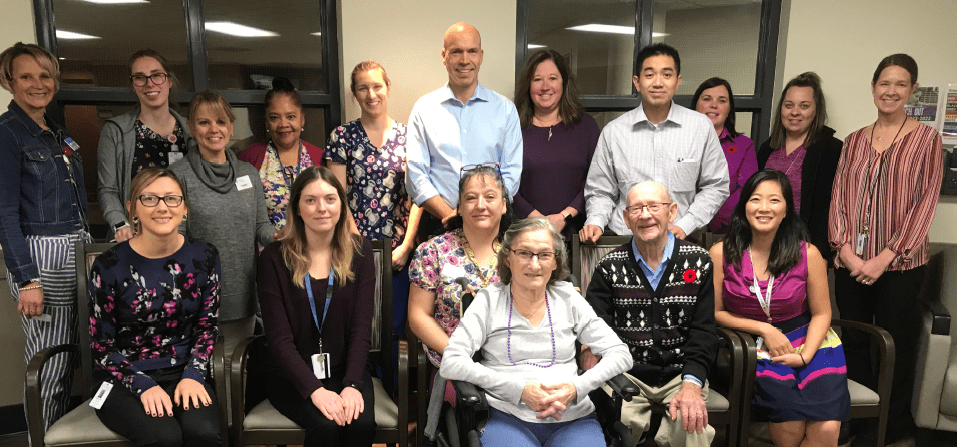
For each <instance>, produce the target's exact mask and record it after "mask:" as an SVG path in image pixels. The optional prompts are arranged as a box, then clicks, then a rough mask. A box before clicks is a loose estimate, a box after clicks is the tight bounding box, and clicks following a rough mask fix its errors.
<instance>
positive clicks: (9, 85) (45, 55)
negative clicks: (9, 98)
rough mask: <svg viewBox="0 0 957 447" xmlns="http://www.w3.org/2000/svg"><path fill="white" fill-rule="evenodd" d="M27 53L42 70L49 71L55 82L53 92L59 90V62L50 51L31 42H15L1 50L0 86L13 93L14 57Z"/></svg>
mask: <svg viewBox="0 0 957 447" xmlns="http://www.w3.org/2000/svg"><path fill="white" fill-rule="evenodd" d="M23 55H28V56H33V58H34V59H36V60H37V63H38V64H40V67H42V68H43V69H44V70H46V71H48V72H50V76H51V77H53V81H54V82H55V83H56V87H54V93H56V92H58V91H59V90H60V63H59V62H58V61H57V59H56V57H54V56H53V54H52V53H50V52H49V51H47V49H46V48H43V47H41V46H39V45H34V44H32V43H23V42H17V43H15V44H14V45H13V46H12V47H10V48H7V49H6V50H3V53H0V86H2V87H3V89H4V90H6V91H8V92H10V93H13V61H14V60H16V58H18V57H20V56H23Z"/></svg>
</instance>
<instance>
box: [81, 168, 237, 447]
mask: <svg viewBox="0 0 957 447" xmlns="http://www.w3.org/2000/svg"><path fill="white" fill-rule="evenodd" d="M130 192H131V197H132V198H131V199H130V201H129V202H127V205H126V206H127V212H128V213H129V221H130V224H131V225H130V226H131V228H132V232H133V236H132V238H130V239H128V240H126V241H124V242H121V243H119V244H117V245H115V246H113V247H112V248H110V249H109V250H107V251H106V252H104V253H103V254H101V255H99V256H97V258H96V261H94V262H93V266H92V267H91V269H90V286H89V292H90V340H91V343H92V356H93V366H94V377H95V379H94V383H95V386H96V384H100V383H102V385H99V386H97V387H95V388H94V389H101V390H102V389H104V387H106V386H108V385H112V389H111V390H110V391H109V393H108V394H107V395H106V400H104V401H103V404H102V406H100V408H98V409H97V410H96V415H97V417H99V419H100V421H101V422H103V425H106V426H107V428H109V429H110V430H113V431H115V432H116V433H119V434H120V435H122V436H124V437H126V438H127V439H129V440H130V441H132V442H133V444H134V445H137V446H154V445H161V446H165V445H196V446H201V445H202V446H216V445H219V443H220V441H221V435H220V427H219V419H220V418H219V407H218V406H217V405H216V394H215V392H214V389H213V387H212V386H211V384H210V383H208V382H207V380H209V379H210V357H211V356H212V353H213V345H214V344H215V343H216V338H217V336H218V333H219V327H218V324H217V313H218V311H219V290H220V264H219V254H218V252H217V251H216V248H215V247H213V246H212V245H210V244H208V243H206V242H202V241H197V240H194V239H192V238H189V237H185V236H183V235H182V234H180V233H179V232H178V231H177V230H178V228H179V225H180V223H182V222H183V219H185V218H186V214H187V212H189V211H190V208H189V203H188V202H187V200H186V198H185V197H184V196H183V184H182V182H180V180H179V178H177V177H176V175H175V174H173V173H172V172H170V171H169V170H168V169H163V168H146V169H144V170H143V171H141V172H140V173H139V174H137V175H136V177H134V178H133V182H132V184H131V186H130Z"/></svg>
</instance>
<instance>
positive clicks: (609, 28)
mask: <svg viewBox="0 0 957 447" xmlns="http://www.w3.org/2000/svg"><path fill="white" fill-rule="evenodd" d="M565 29H568V30H572V31H588V32H592V33H609V34H628V35H632V36H633V35H635V27H633V26H620V25H604V24H601V23H589V24H588V25H579V26H573V27H571V28H565ZM667 35H668V34H667V33H651V37H665V36H667Z"/></svg>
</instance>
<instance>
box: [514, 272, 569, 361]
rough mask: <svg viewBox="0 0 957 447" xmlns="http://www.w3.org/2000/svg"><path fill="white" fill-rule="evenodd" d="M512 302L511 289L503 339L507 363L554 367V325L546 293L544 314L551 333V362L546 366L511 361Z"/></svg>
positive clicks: (546, 293)
mask: <svg viewBox="0 0 957 447" xmlns="http://www.w3.org/2000/svg"><path fill="white" fill-rule="evenodd" d="M514 300H515V297H513V296H512V289H511V288H509V290H508V336H507V337H506V338H505V345H506V349H507V350H508V361H509V362H512V366H518V365H532V366H537V367H539V368H548V367H550V366H552V365H554V364H555V358H556V357H557V355H556V349H555V325H554V324H552V308H551V307H549V305H548V292H545V312H547V313H548V330H550V331H551V333H552V362H551V363H549V364H547V365H539V364H538V363H534V362H522V363H515V361H514V360H512V307H513V306H512V301H514Z"/></svg>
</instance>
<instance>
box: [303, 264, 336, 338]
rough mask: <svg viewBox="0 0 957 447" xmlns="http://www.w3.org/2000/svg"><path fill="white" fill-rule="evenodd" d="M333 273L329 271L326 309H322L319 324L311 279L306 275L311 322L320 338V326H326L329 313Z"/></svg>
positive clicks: (331, 270)
mask: <svg viewBox="0 0 957 447" xmlns="http://www.w3.org/2000/svg"><path fill="white" fill-rule="evenodd" d="M335 278H336V276H335V272H334V271H333V269H331V268H330V269H329V285H328V286H326V307H324V308H323V309H322V322H321V323H320V322H319V316H318V315H316V299H315V298H313V296H312V278H310V277H309V273H308V272H307V273H306V294H307V295H309V307H310V308H311V309H312V321H313V322H314V323H316V329H319V336H320V337H321V336H322V326H323V325H324V324H326V314H328V313H329V302H331V301H332V282H333V281H335Z"/></svg>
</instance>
